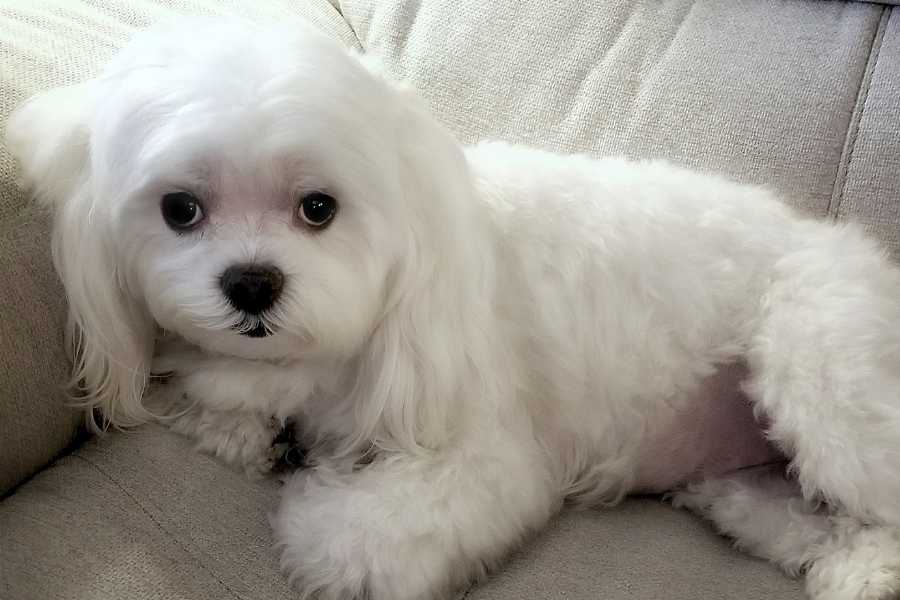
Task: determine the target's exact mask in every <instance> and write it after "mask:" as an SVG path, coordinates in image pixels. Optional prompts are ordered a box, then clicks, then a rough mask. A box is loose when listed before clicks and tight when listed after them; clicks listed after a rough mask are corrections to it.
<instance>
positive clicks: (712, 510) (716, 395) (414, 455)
mask: <svg viewBox="0 0 900 600" xmlns="http://www.w3.org/2000/svg"><path fill="white" fill-rule="evenodd" d="M205 27H208V28H209V29H208V30H207V31H206V33H207V34H208V35H207V36H205V37H206V38H207V39H209V40H212V41H208V42H203V43H199V50H193V49H191V50H185V51H184V52H182V51H181V49H182V48H183V47H185V45H184V44H180V42H183V41H184V40H186V39H191V40H198V39H202V38H203V37H204V36H199V37H198V35H197V34H196V31H195V29H190V28H189V29H188V30H184V31H181V32H179V31H178V30H175V31H174V32H172V31H166V32H162V33H160V34H157V35H155V36H154V35H149V36H147V37H145V38H143V39H141V40H139V41H138V42H136V43H135V44H134V45H133V47H132V48H131V50H130V51H126V52H125V53H124V54H123V57H122V58H120V59H119V62H118V63H116V64H114V66H113V67H111V71H110V74H109V75H108V76H107V78H106V79H104V80H102V81H101V82H100V84H98V85H101V86H102V87H101V89H104V90H105V91H106V93H105V94H95V93H93V92H79V96H78V97H79V101H78V102H69V104H70V105H71V106H73V107H74V108H72V109H71V110H72V111H73V112H74V113H76V114H74V115H67V119H66V122H65V123H62V124H61V126H60V127H53V126H51V127H43V128H42V127H41V125H40V124H39V119H40V118H45V117H46V116H47V114H48V109H52V108H53V107H54V106H58V105H59V101H58V100H57V99H54V98H53V97H49V96H48V97H47V98H46V99H44V100H43V101H41V100H40V99H39V100H38V101H36V102H34V103H32V104H31V105H29V106H27V107H26V108H25V109H23V110H22V112H21V113H20V114H19V115H18V116H17V117H16V119H14V121H13V125H12V127H11V130H12V133H13V135H12V138H13V147H14V149H16V151H17V154H18V155H19V157H20V158H21V160H22V162H23V164H24V166H25V172H26V175H27V176H28V177H29V178H30V179H31V180H32V182H33V183H34V185H35V186H36V188H37V191H38V194H39V195H41V196H42V197H44V198H45V199H46V200H47V201H48V202H49V203H51V204H52V205H54V206H56V207H57V211H58V212H57V214H58V217H57V228H56V233H55V251H56V260H57V266H58V268H59V270H60V273H61V275H62V277H63V280H64V282H65V283H66V287H67V290H68V292H69V295H70V301H71V303H72V312H73V323H74V330H75V332H76V334H77V335H78V336H80V342H81V348H80V349H79V355H78V360H79V372H78V374H79V376H80V377H82V378H83V379H84V380H85V385H86V387H87V391H88V393H89V394H90V397H91V398H92V399H93V404H94V405H96V406H98V407H100V408H102V409H103V410H104V412H105V414H106V418H107V419H109V420H110V421H111V422H113V423H117V424H118V423H122V424H130V423H134V422H139V421H141V420H143V419H146V418H148V417H149V416H150V413H151V412H152V411H148V410H147V409H146V408H145V405H144V404H143V402H142V395H143V392H144V389H145V386H146V380H147V377H148V376H149V373H150V371H151V360H152V362H153V369H154V370H156V371H157V372H170V373H173V375H172V377H171V379H170V380H169V382H168V383H166V384H165V385H162V386H160V387H159V388H158V390H157V391H156V392H155V393H154V394H153V395H152V397H151V398H149V399H147V402H148V403H149V404H150V405H152V406H156V407H163V408H164V409H165V410H167V411H170V412H171V413H172V414H175V415H177V417H176V418H175V420H174V426H175V428H176V429H178V430H180V431H182V432H184V433H187V434H189V435H193V436H195V437H197V438H198V440H199V444H200V446H201V447H202V448H204V449H205V450H208V451H212V452H215V453H217V454H219V455H220V456H222V457H223V458H225V459H226V460H228V461H230V462H234V463H237V464H239V465H242V466H244V467H245V468H248V469H251V470H266V469H268V468H269V466H271V463H272V457H271V456H270V446H271V442H272V439H273V438H274V436H275V434H276V432H277V428H278V423H280V422H283V420H284V419H287V418H289V417H290V418H296V419H297V420H298V423H299V424H300V427H301V432H300V436H301V438H302V439H303V440H304V443H305V444H306V445H308V446H309V447H310V452H311V454H310V457H309V463H310V466H309V468H307V469H304V470H301V471H298V472H297V473H295V474H294V475H292V476H291V477H290V479H289V480H288V483H287V486H286V489H285V493H284V500H283V503H282V506H281V509H280V511H279V513H278V516H277V517H276V519H275V531H276V535H277V537H278V539H279V541H280V543H281V546H282V548H283V564H284V567H285V569H286V570H287V572H288V573H290V575H291V576H292V577H293V578H294V579H295V580H296V582H297V585H298V586H299V588H300V589H301V591H302V592H303V593H305V594H312V593H314V592H318V593H319V594H321V597H322V598H334V599H339V598H354V597H367V598H374V599H391V600H404V599H419V598H422V599H424V598H436V597H442V596H443V595H445V594H447V593H449V592H450V591H451V590H453V589H456V588H457V587H459V586H460V585H462V584H464V583H465V582H467V581H469V580H471V579H473V578H476V577H478V576H480V575H481V574H482V573H483V572H484V571H485V569H487V568H489V567H490V566H492V565H494V564H496V563H497V562H498V561H499V560H500V559H501V558H502V557H503V556H504V555H505V554H506V553H507V552H508V551H509V550H510V549H511V548H512V547H513V546H514V545H515V544H517V543H519V542H520V541H521V540H523V539H524V537H525V536H526V535H527V534H528V533H529V532H531V531H533V530H535V529H537V528H540V527H541V526H543V525H544V524H545V523H546V521H547V520H548V519H549V518H550V516H551V515H552V514H553V513H554V512H556V511H557V510H558V509H559V508H560V506H561V504H562V503H563V501H564V500H566V499H569V500H573V501H576V502H579V503H581V504H584V505H598V504H607V503H611V502H615V501H617V500H619V499H621V498H622V497H623V496H624V495H626V494H628V493H633V492H646V491H652V492H662V491H673V492H675V496H674V499H675V502H676V503H677V504H680V505H683V506H686V507H689V508H691V509H693V510H695V511H697V512H700V513H701V514H704V515H706V516H708V517H709V518H711V519H713V520H714V521H716V523H717V524H718V526H719V528H720V529H721V530H722V531H723V532H724V533H727V534H729V535H732V536H733V537H735V539H736V540H737V542H738V543H739V544H740V545H742V546H743V547H745V548H747V549H748V550H750V551H751V552H754V553H756V554H758V555H760V556H763V557H766V558H768V559H770V560H773V561H775V562H777V563H778V564H780V565H782V566H783V567H784V568H786V569H787V570H789V571H799V570H801V569H809V575H808V582H809V583H808V589H809V591H810V594H811V595H812V596H814V597H815V598H818V599H820V600H825V599H832V598H833V599H842V598H872V599H882V600H886V599H887V598H889V597H890V594H892V593H895V592H896V591H898V590H900V535H898V533H897V531H898V530H897V527H898V526H900V502H898V501H897V500H896V499H897V498H900V271H898V269H897V268H896V267H894V266H892V265H891V264H889V262H888V260H887V259H886V258H885V257H884V255H883V252H882V251H881V250H880V249H879V248H878V246H877V245H876V244H874V243H873V242H871V241H870V240H868V239H867V238H866V237H865V236H863V235H862V234H861V233H860V232H858V231H857V230H856V229H855V228H853V227H834V226H831V225H828V224H823V223H817V222H814V221H811V220H806V219H802V218H799V217H798V216H796V215H794V214H793V213H792V211H790V210H789V209H788V208H786V207H785V206H784V205H782V204H781V203H780V202H778V201H777V200H776V199H774V198H773V197H772V196H771V195H770V194H769V193H767V192H766V191H764V190H761V189H757V188H752V187H747V186H742V185H737V184H734V183H730V182H727V181H724V180H722V179H719V178H714V177H710V176H706V175H700V174H696V173H693V172H690V171H686V170H683V169H679V168H675V167H672V166H669V165H666V164H663V163H630V162H626V161H623V160H593V159H589V158H586V157H578V156H568V157H564V156H559V155H554V154H550V153H545V152H541V151H537V150H531V149H526V148H521V147H514V146H508V145H504V144H496V143H492V144H482V145H479V146H476V147H473V148H471V149H468V150H466V151H463V149H462V148H460V147H459V145H458V144H457V143H456V141H455V140H453V138H452V137H451V136H450V135H449V134H447V133H446V132H445V131H444V130H443V129H441V128H440V127H439V126H438V125H437V124H436V123H435V122H434V121H433V119H431V117H429V116H428V115H427V114H426V113H425V111H423V110H422V109H421V107H419V105H418V104H417V103H416V102H415V100H414V99H412V98H410V97H409V96H408V95H407V94H406V93H405V92H403V91H401V90H396V89H393V88H392V87H390V86H389V85H388V84H387V83H385V82H384V81H382V80H381V79H380V78H379V77H378V75H377V73H375V74H373V72H372V71H370V70H367V69H365V68H363V66H361V65H360V63H359V62H358V61H357V60H355V59H353V58H351V57H350V56H349V55H347V54H345V53H344V52H343V50H341V49H339V48H337V46H336V45H335V44H334V43H332V42H330V41H328V40H325V39H324V38H322V37H320V36H318V35H316V34H314V33H313V32H308V31H305V30H303V31H301V32H300V33H297V32H296V31H294V32H293V33H286V32H283V33H279V34H278V35H275V34H272V33H268V34H267V33H266V32H259V31H255V30H252V29H244V28H241V27H238V26H235V25H233V24H224V25H222V24H209V25H205ZM282 35H283V37H284V39H283V40H281V39H279V38H280V36H282ZM220 40H227V43H226V42H224V41H220ZM276 53H277V55H278V56H280V57H282V58H281V59H280V61H281V62H280V61H270V60H268V57H270V56H275V55H276ZM284 56H291V57H293V58H291V59H290V60H287V61H286V62H285V59H284V58H283V57H284ZM226 64H227V66H228V68H227V69H224V68H222V67H223V65H226ZM159 67H163V70H162V71H159V70H158V68H159ZM229 70H231V71H233V72H234V73H233V74H232V73H231V71H229ZM210 72H215V73H216V77H215V78H214V79H213V80H208V78H205V77H204V76H205V75H206V74H208V73H210ZM221 73H229V74H231V75H233V76H231V77H224V78H223V77H220V76H219V74H221ZM147 82H150V83H152V84H153V85H152V86H148V85H146V83H147ZM207 83H212V84H214V85H206V84H207ZM349 90H353V92H354V93H353V94H350V93H349ZM164 92H165V93H164ZM85 95H86V96H87V98H88V99H87V100H84V97H85ZM79 107H87V108H83V109H82V108H79ZM135 107H137V108H135ZM97 115H102V117H103V118H102V119H101V118H100V117H98V116H97ZM69 117H71V118H69ZM207 117H209V118H207ZM70 121H71V122H70ZM73 123H74V125H73ZM53 125H57V124H53ZM60 130H65V131H63V132H62V134H66V135H69V138H66V140H64V141H62V142H60V136H61V135H62V134H61V133H60ZM34 131H37V132H38V135H36V136H35V138H34V140H31V139H28V134H29V133H31V132H34ZM79 131H82V133H83V132H87V135H86V139H85V140H84V141H81V142H79V143H76V144H73V143H72V139H71V136H77V135H79V133H78V132H79ZM79 139H81V138H79ZM88 146H89V147H90V148H91V155H90V157H89V158H85V157H84V156H81V155H80V152H81V151H83V149H84V148H85V147H88ZM62 148H65V150H61V149H62ZM60 154H61V155H60ZM182 155H183V156H182ZM198 157H199V158H200V160H201V163H202V167H198V166H197V165H198V163H197V162H196V160H197V158H198ZM210 157H214V158H210ZM51 159H52V160H51ZM67 165H69V166H68V167H67ZM59 171H62V172H59ZM136 174H137V175H139V176H136ZM173 189H178V190H188V191H189V192H190V194H188V196H190V198H194V200H196V202H194V200H190V199H188V200H185V199H184V196H183V195H182V196H179V197H176V198H175V199H174V200H172V198H170V196H172V190H173ZM197 190H200V191H197ZM324 192H328V195H327V198H326V200H327V199H328V198H331V197H332V196H334V198H337V202H338V206H339V209H337V210H332V211H331V212H330V213H328V214H326V217H327V218H328V219H333V224H332V223H331V221H330V220H329V221H327V222H326V221H324V220H323V221H321V222H320V221H318V220H316V219H315V218H311V217H310V215H312V216H313V217H315V215H316V214H325V213H322V212H321V211H320V213H315V212H311V213H309V214H307V212H306V211H307V208H308V205H309V206H313V205H314V204H315V203H316V202H318V203H319V204H318V205H317V206H318V207H319V208H321V206H322V204H321V203H322V202H324V200H322V198H323V197H324V196H323V194H324ZM179 193H181V194H184V193H187V192H179ZM176 195H177V194H176ZM160 196H162V197H163V201H162V206H163V212H164V215H165V216H166V220H167V221H166V222H167V223H168V224H169V228H170V229H172V231H170V230H169V229H167V228H166V225H165V224H164V223H163V219H162V218H161V217H160V216H159V210H160V208H159V207H160V199H159V198H160ZM167 198H168V200H167ZM179 198H180V199H179ZM297 198H299V200H297ZM310 198H312V201H311V203H308V202H307V200H308V199H310ZM332 200H333V198H332ZM169 201H171V202H188V204H186V205H183V206H181V208H180V209H179V210H181V209H185V207H187V208H188V209H190V210H195V209H196V210H201V209H200V208H199V207H202V211H201V216H202V219H200V220H198V221H197V223H198V224H196V225H195V224H194V223H188V221H187V220H184V221H183V222H182V221H178V219H179V218H180V217H181V216H183V215H182V213H183V212H184V211H183V210H182V213H179V212H178V210H175V211H174V212H172V213H171V214H166V213H165V211H166V208H165V205H166V202H169ZM191 202H193V203H194V204H193V205H191V204H190V203H191ZM191 206H193V208H191ZM314 208H315V207H314ZM185 210H186V209H185ZM310 210H313V209H310ZM298 211H299V213H298ZM292 214H293V217H291V215H292ZM297 214H301V216H302V217H303V219H305V223H306V224H305V225H304V222H303V221H298V219H297ZM188 216H190V215H188ZM323 219H324V217H323ZM173 222H174V225H173ZM184 223H188V225H184ZM310 223H314V226H311V225H310ZM89 233H91V234H94V235H96V236H97V237H99V241H98V240H97V239H94V238H91V237H89V236H88V235H87V234H89ZM91 261H96V262H97V264H94V263H93V262H91ZM244 263H250V264H252V265H265V267H266V269H267V271H266V272H265V273H264V274H263V275H260V274H259V272H258V269H257V270H253V271H250V270H247V268H245V267H244V266H242V267H241V268H243V269H244V271H242V273H243V274H242V275H241V277H251V276H252V277H254V278H255V279H254V280H253V281H254V282H255V283H254V285H255V286H259V285H262V286H264V287H265V286H268V287H266V290H268V291H267V292H266V294H269V293H270V292H272V290H273V289H274V290H275V292H272V293H271V294H269V295H271V296H272V297H271V298H269V297H266V298H265V300H266V306H267V308H265V309H263V310H257V309H256V304H253V308H251V309H247V310H244V309H243V308H241V307H244V306H249V305H248V304H246V302H247V300H246V298H245V296H242V295H240V294H239V295H237V296H235V294H234V293H233V291H234V290H233V289H231V288H229V287H228V285H226V284H225V283H224V282H225V280H226V279H228V281H231V279H230V278H229V277H226V275H227V271H228V270H230V269H229V267H230V266H233V265H237V264H241V265H243V264H244ZM86 264H90V265H92V266H89V267H88V266H86ZM254 268H255V267H254ZM85 269H91V271H90V272H85ZM94 270H97V271H99V273H98V272H94ZM223 270H225V273H223ZM110 272H112V273H114V274H115V275H114V278H112V279H113V281H110V279H111V277H110V275H109V273H110ZM248 273H249V275H248ZM241 281H243V280H241ZM248 281H249V279H248ZM111 285H112V287H110V286H111ZM241 285H244V284H241ZM220 288H221V289H220ZM276 288H277V289H276ZM282 288H283V291H282ZM247 289H249V288H247V287H246V286H244V287H242V288H241V291H240V293H241V294H245V295H246V293H247ZM253 289H254V290H258V289H260V288H258V287H255V288H253ZM223 290H224V293H225V295H226V296H227V297H228V300H227V301H225V300H223V298H222V294H223ZM254 293H256V292H254ZM254 301H255V299H254ZM104 318H105V319H106V320H107V321H108V322H103V319H104ZM157 328H163V329H165V330H167V331H169V332H171V333H169V334H168V335H167V337H166V338H165V339H164V340H163V341H162V342H161V343H160V344H158V347H157V350H156V358H155V359H152V356H153V341H154V331H155V330H156V329H157ZM242 334H243V335H242ZM112 357H114V360H113V359H112ZM119 367H123V369H124V370H120V369H119ZM154 403H155V404H154ZM751 410H752V411H754V412H755V418H754V416H753V415H752V414H751ZM272 417H274V421H273V420H272ZM762 429H765V436H763V434H762V433H761V430H762ZM782 458H785V459H786V460H789V461H790V466H791V472H792V473H793V475H794V477H791V478H787V477H786V476H785V475H784V470H785V465H784V463H782V462H781V460H782ZM745 467H756V468H752V469H746V468H745ZM741 469H743V470H741ZM685 486H687V487H685ZM822 501H824V502H827V504H820V502H822Z"/></svg>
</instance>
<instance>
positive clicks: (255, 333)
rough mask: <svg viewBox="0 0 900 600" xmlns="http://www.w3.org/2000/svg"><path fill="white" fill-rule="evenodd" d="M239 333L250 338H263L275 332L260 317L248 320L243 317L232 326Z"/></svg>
mask: <svg viewBox="0 0 900 600" xmlns="http://www.w3.org/2000/svg"><path fill="white" fill-rule="evenodd" d="M233 329H234V330H235V331H237V332H238V333H239V334H240V335H243V336H246V337H250V338H264V337H269V336H270V335H274V334H275V330H274V329H272V328H271V327H269V326H268V325H266V324H265V323H264V322H263V320H262V319H254V320H253V321H250V320H249V319H245V320H243V321H241V322H240V323H238V324H237V325H235V326H234V327H233Z"/></svg>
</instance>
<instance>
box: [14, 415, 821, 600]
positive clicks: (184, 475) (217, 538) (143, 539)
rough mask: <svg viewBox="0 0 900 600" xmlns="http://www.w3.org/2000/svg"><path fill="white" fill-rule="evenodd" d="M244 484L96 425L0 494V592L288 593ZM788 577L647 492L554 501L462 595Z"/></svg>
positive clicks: (615, 599)
mask: <svg viewBox="0 0 900 600" xmlns="http://www.w3.org/2000/svg"><path fill="white" fill-rule="evenodd" d="M278 493H279V484H278V483H277V482H276V481H274V480H268V481H262V482H256V483H254V482H250V481H248V480H247V479H245V477H244V476H243V475H241V474H238V473H235V472H232V471H230V470H228V469H226V468H225V467H223V466H221V465H220V464H219V463H218V462H217V461H215V460H214V459H212V458H209V457H207V456H204V455H200V454H198V453H196V452H194V451H193V450H192V449H191V448H190V444H189V442H188V441H187V440H185V439H183V438H181V437H179V436H176V435H174V434H172V433H170V432H168V431H165V430H163V429H162V428H160V427H157V426H149V427H145V428H142V429H139V430H135V431H131V432H128V433H115V434H110V435H108V436H107V437H105V438H104V439H101V440H99V441H90V442H88V443H86V444H85V445H84V446H82V447H81V448H79V449H78V450H76V451H75V452H73V453H72V454H71V455H69V456H66V457H64V458H62V459H60V460H59V461H57V462H56V463H55V464H54V465H52V466H51V467H49V468H48V469H46V470H44V471H42V472H41V473H39V474H38V475H37V476H35V477H34V479H32V480H31V481H29V482H28V483H26V484H25V485H23V486H22V487H20V488H19V489H18V490H17V491H16V492H15V493H14V494H13V495H12V496H10V497H9V498H7V499H6V500H5V501H3V502H2V503H0V598H10V599H13V598H15V599H16V600H56V599H60V600H62V599H65V600H88V599H90V600H107V599H109V600H121V599H123V598H128V599H130V600H157V599H158V600H163V599H166V600H176V599H177V600H182V599H183V600H222V599H227V598H231V599H240V600H261V599H265V600H279V599H285V600H286V599H289V598H290V599H295V598H296V597H297V594H296V592H293V591H292V590H291V589H290V588H289V587H288V585H287V583H286V579H285V578H284V577H283V576H282V574H281V573H280V572H279V570H278V557H277V553H276V552H275V550H274V549H273V547H272V536H271V533H270V529H269V525H268V520H267V517H268V514H269V512H270V511H271V510H274V509H275V507H276V505H277V500H278ZM800 590H801V586H800V583H799V582H798V581H795V580H791V579H788V578H787V577H785V576H784V575H782V574H781V573H780V572H778V571H777V570H776V569H775V568H774V567H772V566H770V565H769V564H767V563H765V562H763V561H760V560H757V559H754V558H751V557H749V556H745V555H743V554H741V553H739V552H737V551H736V550H733V549H731V548H730V546H729V544H728V542H727V540H725V539H723V538H720V537H718V536H717V535H716V534H715V533H714V532H713V531H712V530H711V529H710V528H709V527H708V526H707V525H706V524H705V523H703V522H701V521H700V520H698V519H696V518H695V517H693V516H692V515H690V514H688V513H685V512H681V511H676V510H674V509H672V508H670V507H668V506H666V505H663V504H662V503H660V502H659V501H657V500H655V499H641V500H630V501H628V502H626V503H624V504H623V505H622V506H620V507H618V508H615V509H611V510H606V511H600V510H597V511H587V512H577V513H576V512H565V513H564V514H563V515H562V516H560V517H559V518H558V519H556V520H555V521H554V522H553V523H552V524H551V526H550V527H549V528H548V529H547V530H546V531H545V532H543V533H541V534H539V535H538V536H536V537H535V539H533V540H531V541H530V542H529V543H528V544H527V545H526V546H525V547H524V548H522V549H521V550H520V551H518V552H517V553H516V554H515V555H514V556H513V557H512V559H511V560H510V561H509V562H508V564H506V565H505V566H504V567H503V568H502V569H501V570H500V571H499V572H497V573H495V574H493V575H492V576H491V577H490V579H489V580H488V581H486V582H484V583H482V584H481V585H479V586H476V587H474V588H473V589H471V590H469V591H468V592H467V593H468V596H467V597H468V598H469V600H507V599H508V600H513V599H515V600H519V599H521V598H529V599H535V600H537V599H542V598H547V599H550V598H572V599H579V598H604V599H607V600H619V599H621V600H626V599H629V600H630V599H632V598H666V599H667V600H680V599H684V600H695V599H696V598H741V599H742V600H753V599H759V600H763V599H766V600H788V599H797V600H799V599H800V598H802V597H803V596H802V594H801V591H800Z"/></svg>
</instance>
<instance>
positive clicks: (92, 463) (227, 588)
mask: <svg viewBox="0 0 900 600" xmlns="http://www.w3.org/2000/svg"><path fill="white" fill-rule="evenodd" d="M71 456H74V457H75V458H78V459H80V460H82V461H84V462H86V463H87V464H88V465H90V466H91V467H92V468H93V469H94V470H96V471H97V472H98V473H100V474H101V475H103V476H104V477H106V478H107V479H108V480H109V481H110V482H111V483H112V484H113V485H115V486H116V487H117V488H119V490H121V491H122V493H123V494H125V495H126V496H128V499H129V500H131V501H132V502H134V504H135V505H136V506H137V507H138V508H139V509H140V510H141V512H142V513H144V514H145V515H146V516H147V518H148V519H150V521H151V522H152V523H153V524H154V525H156V527H157V528H158V529H159V530H160V531H161V532H163V533H164V534H165V536H166V537H168V538H169V539H171V540H172V541H173V542H175V544H176V545H177V546H178V547H179V548H181V550H182V551H183V552H184V553H185V554H186V555H188V556H190V557H191V558H192V559H193V560H194V562H196V563H197V564H198V565H199V566H200V568H201V569H203V570H204V571H206V572H207V573H209V574H210V575H211V576H212V577H213V579H215V580H216V581H218V582H219V585H221V586H222V587H223V588H224V589H225V590H226V591H228V593H229V594H231V595H232V596H233V597H234V598H237V599H238V600H245V598H244V597H243V596H241V595H240V594H238V593H237V592H235V591H234V590H233V589H231V588H230V587H229V586H228V585H227V584H226V583H225V582H224V581H222V579H221V578H220V577H219V576H218V575H216V574H215V573H214V572H213V571H212V569H210V568H209V567H207V566H206V565H204V564H203V562H202V561H201V560H200V559H199V558H197V557H196V556H195V555H194V554H193V553H192V552H190V550H189V549H188V546H186V545H185V544H184V543H183V542H181V541H180V540H179V539H178V538H176V537H175V536H174V535H172V534H171V533H169V532H168V531H167V530H166V528H165V527H163V525H162V523H160V522H159V521H158V520H157V519H156V518H155V517H154V516H153V515H152V514H150V511H148V510H147V509H146V508H144V505H143V504H141V503H140V502H139V501H138V499H137V498H135V497H134V495H133V494H131V493H130V492H129V491H128V490H126V489H125V487H124V486H123V485H122V484H120V483H119V482H118V481H116V480H115V479H114V478H113V477H112V476H111V475H110V474H109V473H107V472H106V471H104V470H103V469H101V468H100V467H99V466H98V465H97V464H96V463H94V462H93V461H91V460H89V459H87V458H85V457H84V456H82V455H80V454H72V455H71Z"/></svg>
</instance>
